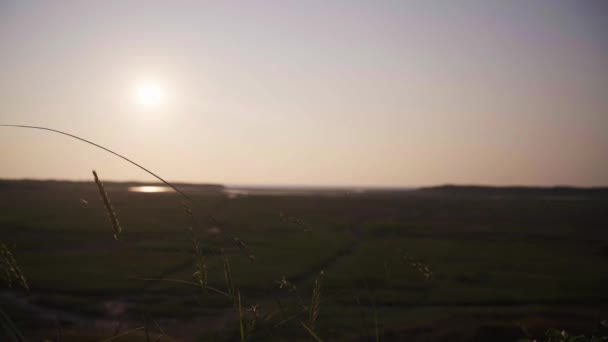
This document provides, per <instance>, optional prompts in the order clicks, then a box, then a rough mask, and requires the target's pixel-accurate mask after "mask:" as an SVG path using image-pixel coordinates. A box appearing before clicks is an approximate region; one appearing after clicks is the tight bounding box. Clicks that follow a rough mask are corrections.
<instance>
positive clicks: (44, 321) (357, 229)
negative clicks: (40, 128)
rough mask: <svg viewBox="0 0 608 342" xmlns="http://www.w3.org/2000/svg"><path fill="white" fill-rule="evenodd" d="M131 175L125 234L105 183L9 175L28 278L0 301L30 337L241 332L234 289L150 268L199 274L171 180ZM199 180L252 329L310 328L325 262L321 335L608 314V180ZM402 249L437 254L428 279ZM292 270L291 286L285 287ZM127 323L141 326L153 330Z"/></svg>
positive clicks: (423, 333) (477, 334)
mask: <svg viewBox="0 0 608 342" xmlns="http://www.w3.org/2000/svg"><path fill="white" fill-rule="evenodd" d="M126 189H127V185H126V184H109V185H108V186H107V191H108V193H109V195H110V197H111V199H112V202H113V204H114V208H115V209H116V211H117V212H118V215H119V219H120V220H121V224H122V226H123V234H122V236H121V239H120V241H114V239H113V237H112V230H111V226H110V223H109V221H108V218H107V217H106V213H105V211H104V209H103V205H102V203H101V200H100V198H99V194H98V192H97V189H96V187H95V184H94V183H93V182H90V183H70V182H29V181H26V182H14V181H2V182H0V240H2V241H4V242H5V243H7V244H8V245H10V246H13V249H14V251H15V255H16V257H17V260H18V262H19V263H20V264H21V268H22V270H23V272H24V273H25V274H26V276H27V277H28V280H29V282H30V287H31V289H32V290H31V293H30V294H29V295H25V294H23V293H21V292H19V291H18V290H6V291H3V292H2V295H1V296H0V306H1V307H2V308H3V310H4V311H5V312H6V313H7V314H8V315H10V316H11V318H12V319H13V321H14V322H15V324H16V325H17V326H18V327H19V328H20V330H21V331H22V332H23V333H24V335H26V336H29V337H31V338H32V340H37V339H40V338H42V337H47V338H54V336H55V335H56V334H58V333H59V332H60V333H61V335H62V336H63V339H64V340H66V341H67V340H84V339H87V338H89V339H91V340H97V339H99V338H100V337H109V336H112V334H113V333H114V331H115V329H116V325H117V324H118V323H119V322H120V324H121V331H126V330H128V329H129V328H134V327H138V326H142V324H145V321H148V322H150V321H152V320H154V321H156V322H158V323H159V325H160V326H161V327H162V329H163V330H164V331H165V332H166V334H167V335H169V336H171V337H173V338H176V339H183V340H201V341H209V340H238V339H239V328H238V317H237V316H236V313H235V311H234V310H233V309H232V305H231V304H230V302H229V301H228V300H227V299H226V298H224V297H222V296H219V295H214V294H212V293H210V294H207V295H201V291H200V289H197V288H195V287H193V286H189V285H185V284H180V283H177V282H170V281H158V280H144V278H165V279H183V280H187V281H195V280H194V278H193V276H192V273H193V272H194V265H193V255H192V250H191V240H190V237H189V235H188V231H187V227H188V226H190V225H191V221H190V219H189V218H188V216H187V215H185V214H184V211H183V208H182V206H181V204H180V198H179V197H178V196H177V195H176V194H175V193H134V192H128V191H126ZM197 189H198V188H196V187H192V188H191V190H192V191H190V192H189V194H191V196H192V197H193V198H194V205H193V209H194V211H195V213H197V215H198V216H199V217H201V218H204V217H206V215H207V214H213V216H214V217H215V218H217V220H218V221H219V222H220V224H219V225H213V224H208V223H207V221H206V220H204V219H201V223H200V224H199V225H198V226H197V227H196V229H195V231H196V234H197V235H198V237H199V238H200V241H201V243H202V247H203V250H204V251H205V253H207V254H208V268H209V284H210V285H211V286H213V287H215V288H218V289H221V290H225V283H224V274H223V271H222V267H223V266H222V259H221V257H220V256H219V255H218V252H217V251H218V249H219V248H224V249H225V253H226V254H227V255H228V257H229V258H230V263H231V266H232V274H233V278H234V282H235V284H237V286H238V287H239V289H240V292H241V294H242V297H243V298H242V299H243V307H244V308H247V307H250V306H251V305H255V304H257V305H258V310H259V319H258V323H257V326H256V329H255V330H254V332H253V333H252V334H251V335H250V339H251V340H269V339H274V340H285V339H290V340H293V339H309V338H310V336H309V335H308V334H307V332H306V331H305V330H304V329H303V328H302V327H301V326H300V324H299V323H298V321H297V319H291V320H288V321H287V322H286V323H284V324H280V323H281V321H282V320H283V319H287V318H289V315H290V313H294V312H295V313H297V312H298V310H299V309H298V307H299V301H300V299H298V296H299V297H300V298H301V299H302V301H303V302H304V303H305V305H308V304H309V301H310V295H311V285H312V282H313V280H314V278H315V277H316V276H317V274H318V273H319V272H320V271H321V270H324V275H323V277H322V278H321V294H322V297H321V298H322V299H321V309H320V316H319V319H318V323H317V332H318V335H319V336H320V337H322V338H323V339H324V340H368V339H369V340H374V339H375V338H376V332H375V331H376V330H377V331H378V333H377V334H378V337H379V338H380V339H382V340H403V339H407V340H411V341H427V340H445V341H453V340H479V341H482V340H493V341H503V340H504V341H512V340H515V339H517V338H518V337H523V336H525V335H524V332H523V330H529V331H530V332H532V333H534V334H540V333H542V332H543V331H544V330H545V329H547V328H549V327H563V328H566V329H569V330H571V331H573V332H577V331H580V332H583V331H590V330H591V328H592V327H593V326H595V325H596V324H597V323H598V322H599V321H600V320H601V319H606V318H607V317H608V292H607V291H606V289H607V288H608V287H607V286H606V284H608V192H606V191H559V190H555V189H554V190H535V191H531V190H529V191H524V190H521V189H520V190H512V191H508V190H507V189H502V190H500V189H485V190H479V189H455V188H434V189H422V190H416V191H389V190H382V191H380V190H377V191H366V192H349V191H339V192H338V193H335V192H330V191H328V192H319V193H317V194H314V193H311V194H307V195H302V194H297V195H289V194H281V195H263V196H262V195H259V196H258V195H249V196H238V197H235V198H229V197H228V196H225V195H224V194H223V193H222V192H221V188H205V189H202V190H201V189H198V190H197ZM281 214H282V215H281ZM286 217H287V219H286ZM296 220H297V221H298V222H300V223H303V224H298V223H295V221H296ZM233 237H238V238H239V239H240V240H242V241H244V242H245V243H246V244H247V246H248V249H249V250H250V251H251V252H252V253H253V254H255V257H256V260H255V262H251V261H250V260H249V259H248V258H247V257H246V256H245V255H244V254H243V253H242V252H241V251H240V250H239V248H238V246H237V245H236V244H235V243H234V241H233V240H232V238H233ZM407 257H412V258H415V259H416V260H420V261H422V262H423V263H424V264H425V265H427V266H428V267H429V268H430V269H431V271H432V272H433V276H432V278H431V279H425V277H424V276H423V275H422V274H421V273H420V272H418V271H417V270H416V269H415V268H413V267H411V265H410V262H409V261H408V259H407ZM283 276H285V277H286V279H287V280H289V281H290V282H291V283H293V284H294V285H295V286H296V287H297V291H296V292H295V293H289V291H287V289H285V288H283V289H281V288H279V284H278V281H279V280H280V279H281V278H282V277H283ZM302 317H303V319H304V318H306V316H305V315H304V316H302ZM142 322H144V323H142ZM522 327H525V328H524V329H522ZM150 329H151V330H154V329H156V328H154V329H152V328H150ZM154 331H155V332H156V330H154ZM155 334H156V333H155ZM129 339H131V340H142V341H145V340H146V339H145V338H144V335H143V333H142V334H140V335H136V334H135V335H130V337H127V338H125V340H129Z"/></svg>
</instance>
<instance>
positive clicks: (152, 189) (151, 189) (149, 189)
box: [129, 185, 173, 193]
mask: <svg viewBox="0 0 608 342" xmlns="http://www.w3.org/2000/svg"><path fill="white" fill-rule="evenodd" d="M129 191H130V192H146V193H157V192H170V191H173V189H171V188H170V187H168V186H159V185H141V186H130V187H129Z"/></svg>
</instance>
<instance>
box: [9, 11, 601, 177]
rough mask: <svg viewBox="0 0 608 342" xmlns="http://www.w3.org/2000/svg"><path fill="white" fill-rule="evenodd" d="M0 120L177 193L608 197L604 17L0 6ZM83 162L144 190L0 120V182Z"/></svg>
mask: <svg viewBox="0 0 608 342" xmlns="http://www.w3.org/2000/svg"><path fill="white" fill-rule="evenodd" d="M144 84H154V85H155V87H158V89H159V90H158V91H159V92H160V93H161V94H160V95H161V96H162V98H161V99H159V102H160V103H159V104H158V105H157V106H155V105H150V106H145V105H143V104H142V103H140V102H139V101H138V97H137V96H138V93H137V92H138V91H139V90H138V89H140V87H142V85H144ZM0 123H4V124H7V123H14V124H29V125H40V126H48V127H51V128H56V129H60V130H65V131H67V132H70V133H73V134H77V135H81V136H83V137H85V138H87V139H91V140H93V141H95V142H98V143H99V144H102V145H105V146H107V147H109V148H111V149H115V150H116V151H117V152H119V153H123V154H125V155H127V156H128V157H130V158H132V159H134V160H136V161H137V162H140V163H141V164H143V165H145V166H146V167H149V168H150V169H152V170H153V171H155V172H157V173H159V174H160V175H161V176H163V177H165V178H167V179H169V180H174V181H190V182H220V183H233V184H234V183H236V184H297V185H377V186H391V185H394V186H418V185H431V184H440V183H481V184H523V185H553V184H571V185H608V6H607V5H605V4H604V5H602V1H575V0H572V1H559V0H546V1H529V0H521V1H517V0H509V1H488V0H480V1H427V0H424V1H405V0H402V1H241V2H231V1H230V2H229V1H191V2H180V1H40V2H32V1H23V0H16V1H7V0H0ZM91 169H96V170H97V171H98V172H99V173H100V176H101V177H102V179H107V180H109V179H113V180H144V181H148V180H152V178H151V177H150V176H148V175H146V174H145V173H143V172H142V171H140V170H138V169H136V168H134V167H132V166H129V165H128V164H126V163H124V162H123V161H121V160H119V159H117V158H115V157H112V156H110V155H107V154H105V152H102V151H98V150H96V149H94V148H92V147H90V146H88V145H84V144H81V143H78V142H76V141H74V140H71V139H69V138H66V137H63V136H59V135H53V134H51V133H45V132H39V131H27V130H18V129H12V128H1V127H0V178H45V179H48V178H53V179H80V180H82V179H91V173H90V171H91Z"/></svg>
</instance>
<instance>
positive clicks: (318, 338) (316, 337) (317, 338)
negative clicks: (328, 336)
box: [298, 320, 323, 342]
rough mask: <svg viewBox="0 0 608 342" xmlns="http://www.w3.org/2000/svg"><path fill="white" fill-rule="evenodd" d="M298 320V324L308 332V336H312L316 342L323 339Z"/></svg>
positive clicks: (320, 341)
mask: <svg viewBox="0 0 608 342" xmlns="http://www.w3.org/2000/svg"><path fill="white" fill-rule="evenodd" d="M298 321H299V322H300V324H301V325H302V327H304V329H305V330H306V331H308V333H309V334H310V336H312V338H314V339H315V340H316V341H317V342H323V340H322V339H321V338H320V337H319V335H317V334H316V333H315V332H314V331H313V330H312V329H311V328H309V327H308V326H307V325H306V323H304V322H302V321H301V320H298Z"/></svg>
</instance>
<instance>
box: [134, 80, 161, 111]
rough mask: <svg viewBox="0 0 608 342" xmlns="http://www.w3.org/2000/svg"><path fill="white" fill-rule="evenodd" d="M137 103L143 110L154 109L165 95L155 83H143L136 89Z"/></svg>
mask: <svg viewBox="0 0 608 342" xmlns="http://www.w3.org/2000/svg"><path fill="white" fill-rule="evenodd" d="M136 96H137V102H138V103H139V104H140V105H141V106H142V107H145V108H156V107H158V106H160V105H161V104H162V103H163V100H164V99H165V94H164V92H163V89H162V87H161V86H160V85H159V84H158V83H156V82H144V83H141V84H140V85H139V86H138V87H137V93H136Z"/></svg>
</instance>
